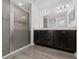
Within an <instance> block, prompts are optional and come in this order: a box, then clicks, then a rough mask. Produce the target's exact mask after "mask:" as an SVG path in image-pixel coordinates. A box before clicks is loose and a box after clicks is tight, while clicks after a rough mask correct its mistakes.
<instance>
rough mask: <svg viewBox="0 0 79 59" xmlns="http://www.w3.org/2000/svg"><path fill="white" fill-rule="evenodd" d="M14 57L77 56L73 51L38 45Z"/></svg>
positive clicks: (56, 58) (47, 58) (70, 58)
mask: <svg viewBox="0 0 79 59" xmlns="http://www.w3.org/2000/svg"><path fill="white" fill-rule="evenodd" d="M9 59H10V58H9ZM12 59H76V58H75V57H74V55H73V54H72V53H68V52H64V51H60V50H56V49H51V48H46V47H42V46H37V45H36V46H33V47H29V48H28V49H25V50H24V51H22V52H21V53H19V54H17V55H15V56H13V57H12Z"/></svg>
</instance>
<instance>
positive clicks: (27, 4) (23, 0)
mask: <svg viewBox="0 0 79 59" xmlns="http://www.w3.org/2000/svg"><path fill="white" fill-rule="evenodd" d="M32 1H33V0H12V2H13V3H14V4H15V5H17V6H19V7H21V8H23V9H25V10H28V11H30V8H31V2H32ZM19 4H20V5H19Z"/></svg>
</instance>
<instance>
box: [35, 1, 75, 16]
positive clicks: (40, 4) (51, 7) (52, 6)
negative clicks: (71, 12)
mask: <svg viewBox="0 0 79 59" xmlns="http://www.w3.org/2000/svg"><path fill="white" fill-rule="evenodd" d="M74 2H75V0H35V1H34V5H35V6H36V7H37V8H39V10H40V11H41V12H42V13H47V15H49V14H54V13H56V10H57V8H58V7H59V6H63V5H66V4H68V5H69V7H72V6H73V5H74Z"/></svg>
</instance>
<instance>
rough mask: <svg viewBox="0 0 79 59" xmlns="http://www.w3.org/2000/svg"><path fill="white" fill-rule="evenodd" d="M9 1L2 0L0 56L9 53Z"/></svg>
mask: <svg viewBox="0 0 79 59" xmlns="http://www.w3.org/2000/svg"><path fill="white" fill-rule="evenodd" d="M9 4H10V1H9V0H2V56H4V55H6V54H8V53H9V52H10V42H9V41H10V40H9V35H10V28H9V27H10V17H9V16H10V14H9V7H10V5H9Z"/></svg>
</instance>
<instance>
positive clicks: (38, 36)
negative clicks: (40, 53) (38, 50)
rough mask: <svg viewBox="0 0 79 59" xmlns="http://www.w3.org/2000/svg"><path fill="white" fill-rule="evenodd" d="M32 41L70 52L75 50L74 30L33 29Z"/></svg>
mask: <svg viewBox="0 0 79 59" xmlns="http://www.w3.org/2000/svg"><path fill="white" fill-rule="evenodd" d="M34 43H35V44H37V45H42V46H47V47H51V48H57V49H61V50H66V51H70V52H75V51H76V30H35V31H34Z"/></svg>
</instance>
